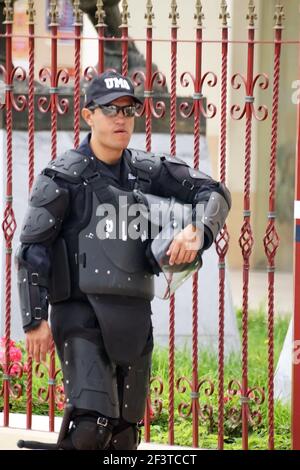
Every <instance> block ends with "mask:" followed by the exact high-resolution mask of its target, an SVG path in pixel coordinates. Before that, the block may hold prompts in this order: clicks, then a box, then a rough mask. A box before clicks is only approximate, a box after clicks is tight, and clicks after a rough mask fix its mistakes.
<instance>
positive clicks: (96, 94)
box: [84, 71, 143, 108]
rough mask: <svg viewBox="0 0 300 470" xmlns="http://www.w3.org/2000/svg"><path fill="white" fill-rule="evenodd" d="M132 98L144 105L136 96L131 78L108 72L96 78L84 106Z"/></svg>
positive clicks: (89, 86)
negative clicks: (127, 97) (125, 97)
mask: <svg viewBox="0 0 300 470" xmlns="http://www.w3.org/2000/svg"><path fill="white" fill-rule="evenodd" d="M123 96H130V97H131V98H133V99H134V101H135V102H136V103H139V104H143V103H142V101H141V100H139V99H138V98H137V97H136V96H135V94H134V86H133V84H132V82H131V80H130V78H129V77H126V76H124V75H121V74H120V73H118V72H112V71H107V72H104V73H102V74H101V75H98V76H97V77H94V78H93V80H92V81H91V83H90V84H89V85H88V87H87V88H86V91H85V103H84V106H85V107H86V108H88V107H89V106H90V105H91V104H93V103H96V104H100V105H101V104H109V103H111V102H112V101H114V100H116V99H117V98H121V97H123Z"/></svg>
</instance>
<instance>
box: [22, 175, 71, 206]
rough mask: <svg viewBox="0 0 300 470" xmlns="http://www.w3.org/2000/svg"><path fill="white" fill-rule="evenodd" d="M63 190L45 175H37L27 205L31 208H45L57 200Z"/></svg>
mask: <svg viewBox="0 0 300 470" xmlns="http://www.w3.org/2000/svg"><path fill="white" fill-rule="evenodd" d="M61 192H63V190H62V189H61V188H60V187H59V186H58V184H57V183H56V182H55V181H54V180H53V179H52V178H49V176H47V175H43V174H41V175H38V176H37V177H36V179H35V181H34V185H33V187H32V189H31V192H30V196H29V204H30V205H31V206H33V207H42V206H46V205H47V204H49V203H50V202H52V201H54V200H55V199H57V198H58V197H59V196H60V194H61Z"/></svg>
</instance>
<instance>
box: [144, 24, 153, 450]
mask: <svg viewBox="0 0 300 470" xmlns="http://www.w3.org/2000/svg"><path fill="white" fill-rule="evenodd" d="M151 78H152V26H151V27H147V45H146V76H145V82H144V97H145V99H144V106H145V119H146V151H147V152H150V151H151V134H152V126H151V124H152V110H151V100H152V90H151ZM150 406H151V400H150V397H149V399H147V401H146V409H145V415H144V429H145V432H144V439H145V442H150V438H151V437H150Z"/></svg>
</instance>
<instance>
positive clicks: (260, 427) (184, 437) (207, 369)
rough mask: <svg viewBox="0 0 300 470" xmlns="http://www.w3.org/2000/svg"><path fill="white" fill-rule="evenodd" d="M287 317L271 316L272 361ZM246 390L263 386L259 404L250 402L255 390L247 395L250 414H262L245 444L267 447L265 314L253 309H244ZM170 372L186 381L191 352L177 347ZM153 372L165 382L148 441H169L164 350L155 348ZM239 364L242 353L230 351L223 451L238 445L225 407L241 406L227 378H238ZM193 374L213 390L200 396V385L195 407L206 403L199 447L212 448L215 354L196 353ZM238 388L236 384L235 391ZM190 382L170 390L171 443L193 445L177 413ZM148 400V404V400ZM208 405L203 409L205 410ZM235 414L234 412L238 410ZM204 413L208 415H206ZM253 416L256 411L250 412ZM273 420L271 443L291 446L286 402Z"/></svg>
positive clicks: (237, 427) (187, 424) (237, 429)
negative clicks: (172, 412)
mask: <svg viewBox="0 0 300 470" xmlns="http://www.w3.org/2000/svg"><path fill="white" fill-rule="evenodd" d="M241 317H242V313H241V311H238V312H237V320H238V326H239V331H240V334H242V326H241V323H242V318H241ZM288 324H289V318H286V317H285V318H281V317H278V318H276V321H275V331H274V358H275V361H274V362H275V364H277V360H278V358H279V354H280V351H281V348H282V345H283V341H284V338H285V335H286V332H287V328H288ZM248 326H249V330H248V352H249V354H248V388H253V387H258V388H261V389H263V390H264V393H265V399H264V402H263V403H262V404H261V405H257V404H255V402H254V401H255V398H257V399H260V398H261V396H262V395H261V394H260V393H258V392H255V393H254V395H251V397H252V399H251V401H250V408H251V410H252V413H255V411H259V412H260V414H261V422H259V421H258V422H257V423H256V424H255V423H253V424H252V425H251V424H250V425H249V448H250V449H267V448H268V401H267V397H268V393H267V391H268V372H267V371H268V360H267V358H268V340H267V331H268V325H267V320H266V314H265V312H264V311H262V310H260V311H256V312H250V313H249V321H248ZM175 364H176V366H175V370H176V374H175V375H176V376H175V380H176V379H177V378H178V377H181V376H185V377H188V378H189V379H191V377H192V364H191V354H190V352H189V351H188V350H184V351H176V353H175ZM152 375H153V376H156V375H157V376H160V377H161V378H162V380H163V383H164V392H163V394H162V401H163V410H164V411H163V413H162V414H161V415H160V416H159V417H158V418H157V419H156V420H155V421H154V422H153V425H152V427H151V440H153V441H157V442H163V443H167V442H168V414H167V412H166V410H167V407H168V351H167V350H161V349H159V350H155V351H154V354H153V367H152ZM241 375H242V366H241V356H240V355H231V356H229V357H228V358H227V359H226V362H225V372H224V397H226V398H225V400H226V399H227V400H228V401H227V403H226V404H225V423H224V429H225V446H224V448H225V449H241V448H242V438H241V421H240V420H239V421H238V423H234V422H233V421H232V420H231V419H230V409H232V408H233V407H235V408H236V409H237V410H238V412H239V411H240V409H241V406H240V396H239V395H238V394H237V395H235V396H232V395H230V394H228V392H227V387H228V384H229V382H230V381H231V380H232V379H236V380H238V381H239V382H240V381H241ZM198 378H199V380H200V381H201V380H202V379H204V380H205V379H207V380H210V381H211V382H212V383H213V384H214V391H213V393H212V394H211V395H210V396H206V395H205V388H208V387H207V385H208V382H206V383H205V384H203V386H202V387H201V388H200V398H199V402H200V407H201V409H202V410H204V411H205V405H206V406H207V407H211V408H210V409H212V410H213V411H212V417H210V418H208V419H206V420H205V419H204V418H201V416H200V419H199V421H200V426H199V445H200V447H203V448H217V442H218V438H217V421H218V415H217V409H218V361H217V358H216V356H215V355H212V354H210V353H208V352H201V353H200V355H199V367H198ZM237 388H238V387H235V389H237ZM190 391H191V388H190V386H187V390H186V392H185V393H178V392H176V393H175V405H174V408H175V426H174V435H175V444H178V445H192V418H191V416H189V417H187V418H181V417H180V416H179V413H178V406H179V404H180V403H183V402H186V403H187V404H190V403H191V398H190ZM153 401H154V400H153V398H152V402H153ZM206 409H207V408H206ZM238 412H237V414H238ZM206 416H207V414H206ZM254 416H255V414H254ZM274 422H275V446H276V448H277V449H289V448H290V439H291V435H290V409H289V406H287V405H283V404H282V403H281V402H279V401H278V402H276V403H275V410H274Z"/></svg>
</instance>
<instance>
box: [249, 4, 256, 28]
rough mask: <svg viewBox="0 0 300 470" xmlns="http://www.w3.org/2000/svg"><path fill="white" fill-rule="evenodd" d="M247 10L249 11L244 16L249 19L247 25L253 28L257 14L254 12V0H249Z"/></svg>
mask: <svg viewBox="0 0 300 470" xmlns="http://www.w3.org/2000/svg"><path fill="white" fill-rule="evenodd" d="M248 10H249V11H248V14H247V16H246V19H247V20H249V27H250V28H254V26H255V24H254V21H255V20H257V14H256V13H255V5H254V0H249V4H248Z"/></svg>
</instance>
